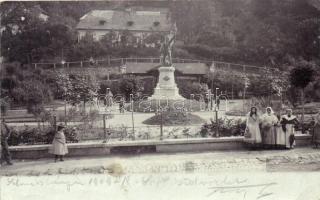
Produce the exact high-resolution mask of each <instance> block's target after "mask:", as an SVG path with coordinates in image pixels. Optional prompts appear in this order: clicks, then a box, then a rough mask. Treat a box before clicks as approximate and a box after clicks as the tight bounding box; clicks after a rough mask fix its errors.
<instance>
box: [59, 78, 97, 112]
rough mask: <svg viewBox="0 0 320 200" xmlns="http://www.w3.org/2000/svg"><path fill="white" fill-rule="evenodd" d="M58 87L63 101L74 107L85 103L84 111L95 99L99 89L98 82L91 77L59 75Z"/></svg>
mask: <svg viewBox="0 0 320 200" xmlns="http://www.w3.org/2000/svg"><path fill="white" fill-rule="evenodd" d="M58 85H59V90H60V91H61V94H62V97H63V99H65V100H66V101H67V102H68V103H70V104H72V105H76V104H79V103H80V102H83V106H84V110H85V106H86V103H87V102H89V101H92V100H93V99H94V97H95V96H96V95H97V92H98V89H99V85H98V83H97V81H96V80H95V78H94V77H93V76H90V75H78V74H69V75H65V74H59V75H58Z"/></svg>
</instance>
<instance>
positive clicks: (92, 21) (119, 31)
mask: <svg viewBox="0 0 320 200" xmlns="http://www.w3.org/2000/svg"><path fill="white" fill-rule="evenodd" d="M171 27H172V23H171V20H170V16H169V10H168V9H166V8H158V9H151V8H149V9H146V8H138V7H137V8H135V7H132V8H127V9H121V10H119V9H117V10H92V11H90V12H89V13H87V14H85V15H84V16H83V17H81V18H80V22H79V23H78V25H77V27H76V29H77V31H78V39H79V40H80V39H81V38H83V37H84V36H85V35H86V34H88V35H91V36H92V37H93V38H94V39H95V40H101V39H102V38H103V37H107V38H108V39H109V40H110V42H111V43H112V44H114V43H119V42H126V43H129V42H131V43H134V44H139V43H140V44H141V43H149V44H150V43H157V42H160V40H159V37H158V38H156V39H155V40H153V41H147V40H150V36H151V35H161V34H166V33H169V31H170V29H171ZM151 40H152V38H151ZM158 40H159V41H158Z"/></svg>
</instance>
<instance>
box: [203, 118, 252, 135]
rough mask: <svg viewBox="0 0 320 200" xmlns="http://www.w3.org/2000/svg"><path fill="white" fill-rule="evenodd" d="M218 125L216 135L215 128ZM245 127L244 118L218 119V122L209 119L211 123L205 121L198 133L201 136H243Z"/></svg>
mask: <svg viewBox="0 0 320 200" xmlns="http://www.w3.org/2000/svg"><path fill="white" fill-rule="evenodd" d="M217 126H218V131H219V134H218V135H216V129H217ZM245 129H246V122H245V121H244V120H241V119H239V120H234V119H227V118H224V119H219V120H218V123H216V122H215V121H213V120H211V124H207V123H205V124H204V125H202V127H201V131H200V134H201V136H202V137H206V136H208V135H211V136H218V137H230V136H243V135H244V131H245Z"/></svg>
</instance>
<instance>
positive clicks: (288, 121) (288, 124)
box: [281, 109, 299, 149]
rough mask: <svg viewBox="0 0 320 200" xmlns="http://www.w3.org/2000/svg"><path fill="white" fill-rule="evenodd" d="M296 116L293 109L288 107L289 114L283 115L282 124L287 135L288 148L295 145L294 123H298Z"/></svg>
mask: <svg viewBox="0 0 320 200" xmlns="http://www.w3.org/2000/svg"><path fill="white" fill-rule="evenodd" d="M298 123H299V121H298V120H297V118H296V116H294V115H292V110H291V109H288V110H287V114H285V115H283V116H282V119H281V124H282V126H283V130H284V132H285V135H286V142H285V143H286V148H290V149H292V148H293V147H294V145H295V138H294V125H296V124H298Z"/></svg>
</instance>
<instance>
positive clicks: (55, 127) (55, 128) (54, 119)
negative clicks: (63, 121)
mask: <svg viewBox="0 0 320 200" xmlns="http://www.w3.org/2000/svg"><path fill="white" fill-rule="evenodd" d="M53 128H54V131H57V116H56V115H54V116H53Z"/></svg>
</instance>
